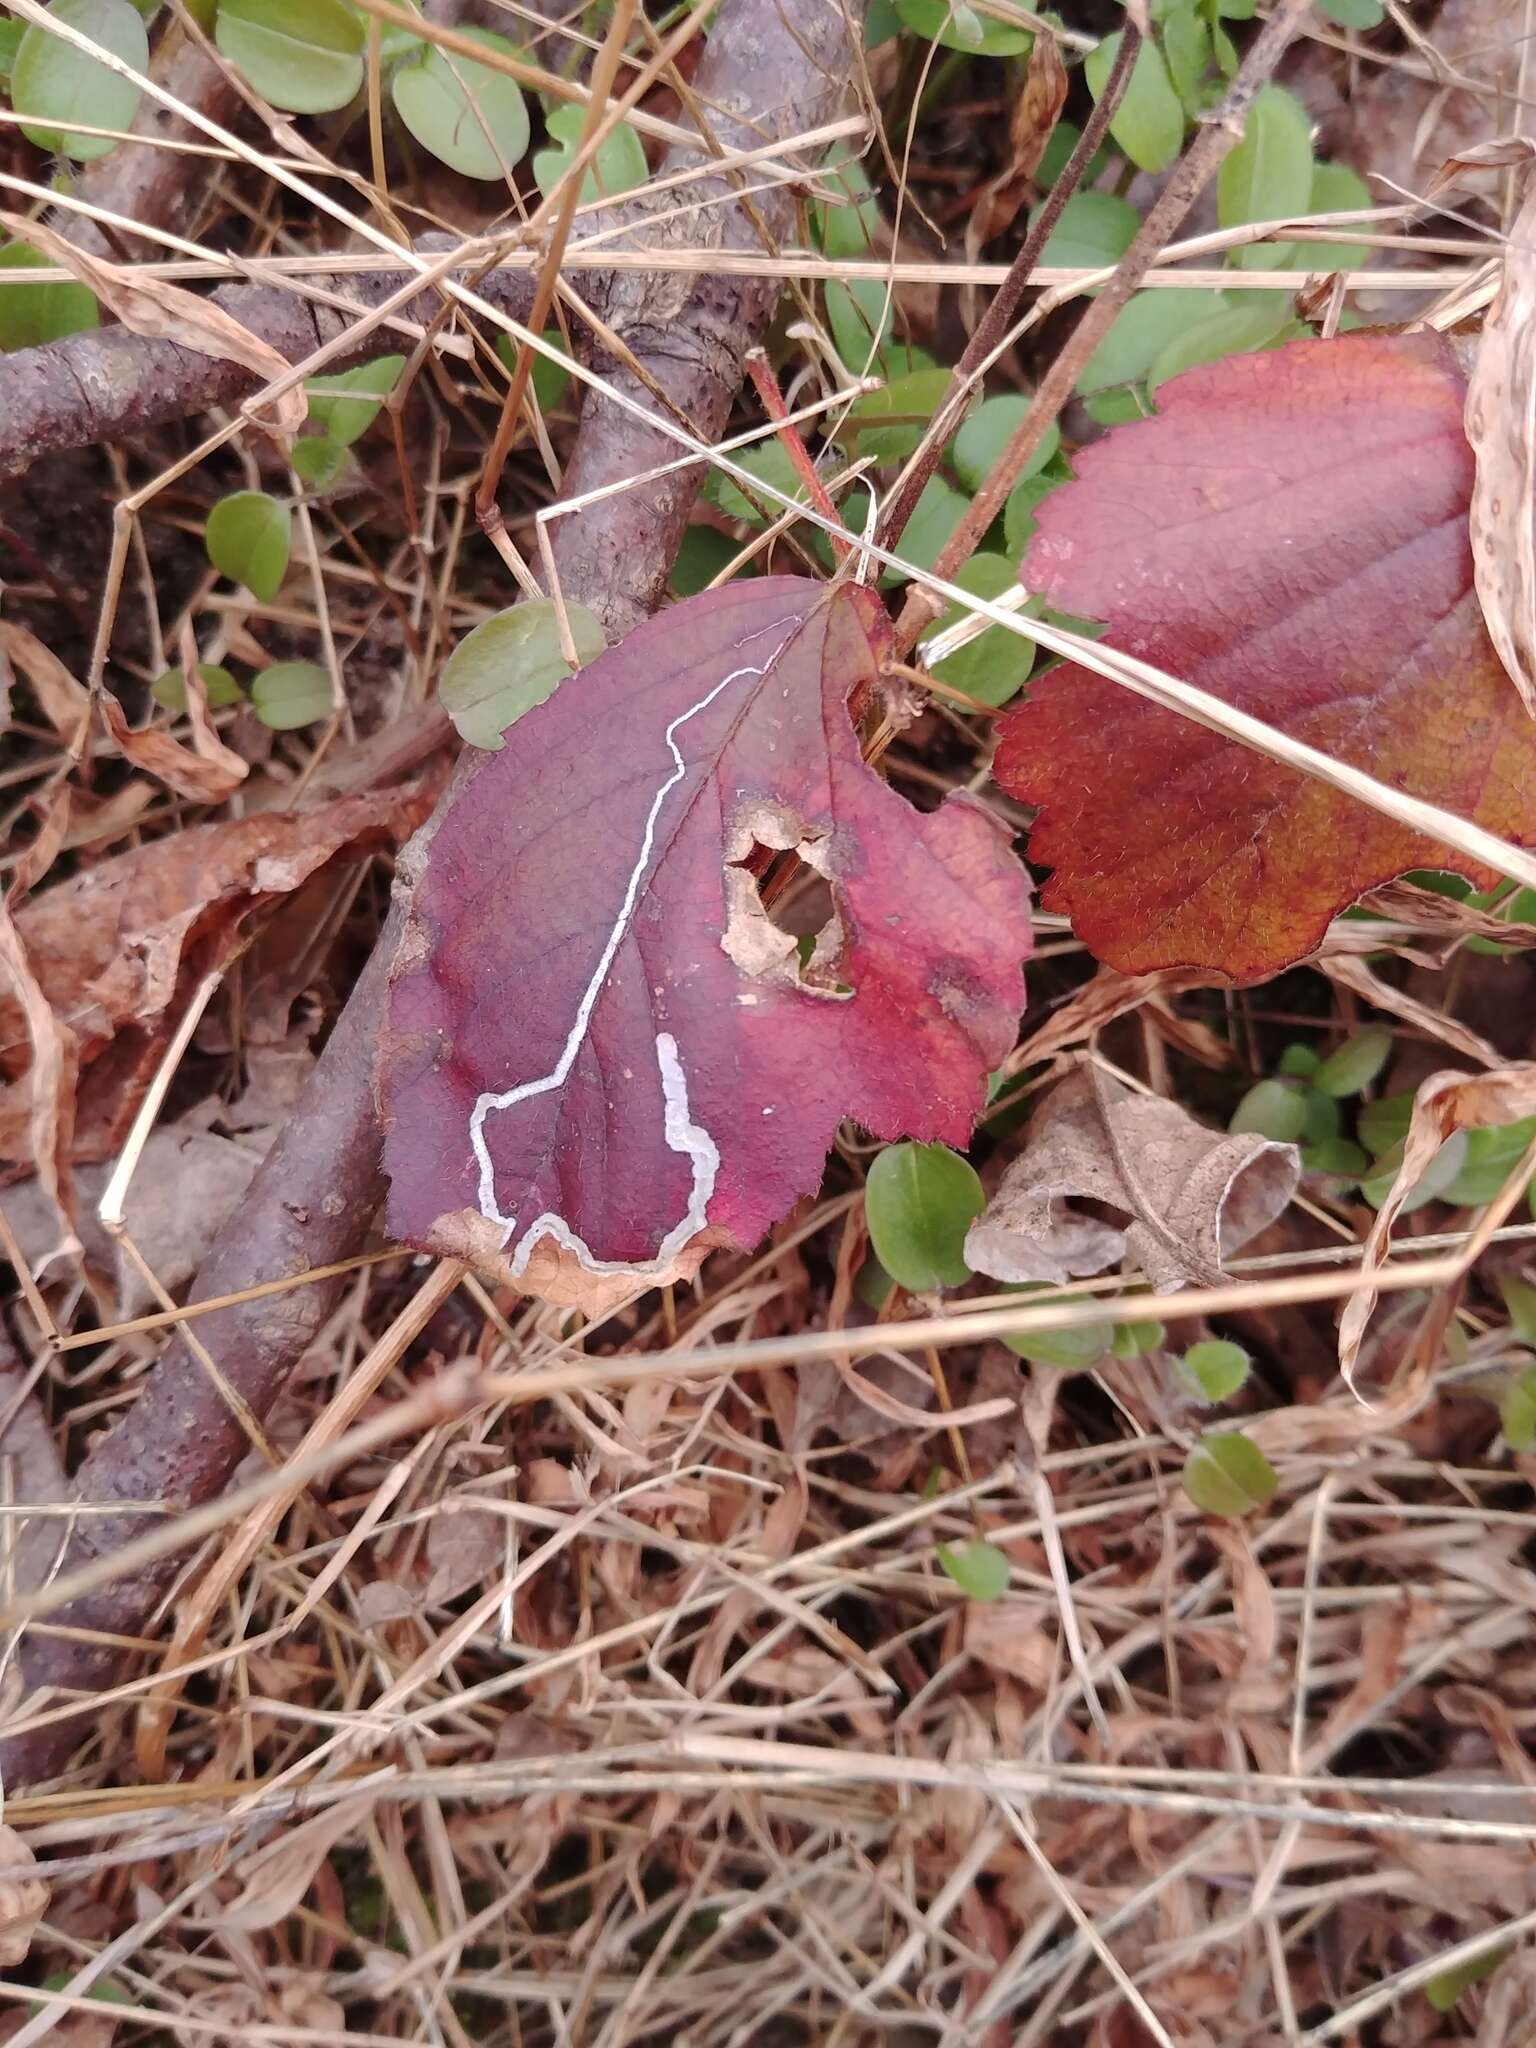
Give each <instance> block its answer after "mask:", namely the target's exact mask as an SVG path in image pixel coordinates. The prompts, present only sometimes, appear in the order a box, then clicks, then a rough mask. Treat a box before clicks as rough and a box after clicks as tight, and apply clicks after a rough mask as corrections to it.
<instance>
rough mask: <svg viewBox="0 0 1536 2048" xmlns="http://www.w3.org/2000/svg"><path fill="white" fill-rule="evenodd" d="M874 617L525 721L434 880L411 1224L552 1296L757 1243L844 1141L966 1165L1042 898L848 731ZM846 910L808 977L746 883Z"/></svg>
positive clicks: (673, 624) (776, 636)
mask: <svg viewBox="0 0 1536 2048" xmlns="http://www.w3.org/2000/svg"><path fill="white" fill-rule="evenodd" d="M888 631H889V628H888V625H887V622H886V619H885V614H884V612H883V611H882V609H881V607H880V605H879V601H878V599H877V598H876V597H875V596H874V594H873V593H872V592H870V591H867V590H864V589H860V588H857V587H854V586H850V585H846V584H844V585H837V586H833V587H832V588H831V589H828V588H826V587H824V586H822V585H820V584H816V583H811V582H806V581H801V580H797V579H792V578H786V577H775V578H763V579H761V580H760V581H756V582H753V583H749V584H731V585H728V586H726V587H724V588H722V589H719V590H714V591H710V592H707V593H706V594H705V595H704V596H702V597H699V598H695V599H693V600H691V601H689V602H688V603H686V604H683V605H679V606H676V607H674V608H673V609H672V610H671V611H669V612H666V613H664V614H663V615H662V616H661V617H660V618H658V619H655V620H653V621H651V622H650V623H649V624H647V625H644V626H642V627H640V629H639V630H638V631H637V632H635V633H632V634H631V635H630V636H629V638H628V639H627V640H625V641H624V642H623V643H622V645H621V646H619V647H616V648H614V649H612V650H611V651H610V652H609V653H607V654H605V655H602V656H601V657H600V658H599V659H598V660H597V661H595V662H593V663H592V664H591V666H590V667H588V668H587V669H585V670H583V671H582V673H581V675H580V676H579V677H577V678H575V679H573V680H572V681H571V682H570V683H567V684H565V685H563V686H562V687H561V688H560V689H559V690H557V691H556V692H555V694H554V695H553V696H552V697H550V698H548V699H547V700H546V701H545V702H544V703H543V704H540V705H539V706H538V707H537V708H536V709H535V710H533V711H531V712H529V713H528V714H527V716H526V717H524V718H522V719H520V720H519V721H518V722H517V724H516V725H514V726H513V727H512V728H511V730H510V732H509V733H508V735H507V744H506V746H505V748H504V749H503V750H502V752H501V753H499V754H496V755H494V756H493V757H492V758H491V759H490V760H489V761H488V762H487V763H486V764H485V766H484V767H483V768H481V770H480V772H479V773H478V775H477V776H476V777H475V780H474V782H473V783H472V784H471V785H470V786H469V789H468V791H467V792H466V794H465V796H464V797H463V798H461V800H460V801H459V802H458V803H457V804H455V805H454V807H453V809H452V811H451V813H450V814H449V815H448V817H447V818H446V820H445V821H444V823H443V824H442V825H441V826H440V827H439V829H438V830H437V832H436V836H435V837H434V838H433V839H432V841H431V844H430V849H429V851H428V853H427V855H426V859H425V864H424V867H423V868H421V869H420V871H419V872H418V874H417V875H416V877H415V879H414V885H413V888H412V894H411V898H410V914H409V918H408V920H407V924H406V929H405V932H404V935H403V938H402V942H401V946H400V950H399V953H398V955H397V958H396V961H395V965H394V986H393V989H392V993H391V1000H390V1009H389V1019H388V1025H387V1028H386V1035H385V1042H384V1046H383V1051H382V1056H381V1065H380V1092H381V1097H382V1102H383V1108H384V1113H385V1117H386V1139H385V1167H386V1170H387V1171H388V1173H389V1176H390V1181H391V1192H390V1206H389V1223H390V1229H391V1230H392V1231H393V1233H394V1234H395V1235H396V1236H397V1237H398V1238H400V1239H402V1240H404V1241H405V1242H407V1243H410V1244H415V1245H419V1246H422V1247H423V1248H425V1249H428V1250H433V1251H438V1252H442V1253H444V1254H445V1255H447V1256H451V1257H467V1258H471V1259H474V1260H476V1261H478V1263H480V1264H481V1265H483V1266H486V1267H488V1268H489V1269H490V1270H491V1271H492V1272H494V1273H496V1274H498V1276H499V1277H501V1278H504V1279H507V1280H510V1281H514V1282H516V1283H517V1284H518V1285H520V1286H522V1287H524V1288H525V1289H526V1288H528V1287H529V1286H530V1285H536V1286H539V1287H540V1289H541V1291H542V1287H543V1285H544V1280H545V1276H544V1275H542V1274H537V1273H536V1272H535V1269H534V1268H533V1265H532V1260H533V1258H534V1257H535V1256H536V1255H537V1254H538V1252H539V1251H540V1249H541V1248H547V1249H548V1250H549V1251H558V1252H559V1253H560V1254H562V1255H563V1261H562V1262H563V1264H564V1265H565V1266H566V1267H567V1269H569V1268H570V1267H571V1266H574V1267H575V1269H576V1270H577V1277H578V1278H582V1279H591V1278H594V1277H595V1278H596V1279H598V1280H599V1281H603V1282H607V1283H610V1284H617V1285H619V1286H623V1287H628V1288H633V1287H634V1286H636V1285H639V1284H646V1283H651V1284H654V1283H655V1282H656V1281H658V1280H660V1279H663V1278H670V1277H673V1276H675V1275H676V1274H677V1273H678V1272H679V1271H680V1270H686V1269H685V1268H683V1267H682V1266H681V1264H680V1262H681V1261H684V1260H686V1259H689V1258H693V1259H696V1258H697V1256H698V1253H699V1251H700V1249H701V1246H702V1245H703V1244H706V1243H710V1242H720V1241H722V1240H723V1241H728V1242H730V1243H733V1244H736V1245H740V1246H749V1245H752V1244H754V1243H756V1242H757V1240H758V1239H759V1238H760V1237H761V1236H762V1235H763V1233H764V1231H766V1230H767V1229H768V1227H769V1226H770V1225H771V1224H772V1223H774V1222H775V1221H777V1220H778V1218H779V1217H781V1216H783V1215H784V1214H785V1213H786V1211H787V1210H788V1209H789V1208H790V1207H791V1205H792V1204H793V1203H794V1202H795V1201H796V1200H797V1199H798V1198H799V1197H800V1196H801V1195H804V1194H806V1193H808V1192H810V1190H811V1189H813V1188H814V1187H815V1186H816V1184H817V1182H818V1180H819V1178H820V1174H821V1169H822V1164H823V1161H824V1159H825V1156H826V1151H827V1147H828V1146H829V1144H830V1143H831V1141H832V1138H833V1135H834V1133H835V1131H836V1128H837V1125H838V1122H839V1120H840V1119H841V1118H842V1117H844V1116H853V1117H857V1118H858V1119H859V1121H860V1122H862V1123H864V1124H865V1125H867V1126H868V1127H869V1128H870V1129H871V1130H872V1131H874V1132H875V1133H876V1135H878V1136H881V1137H888V1138H895V1137H898V1136H901V1135H903V1134H911V1135H914V1136H918V1137H924V1138H942V1139H948V1140H950V1141H951V1142H954V1143H959V1144H963V1143H965V1142H966V1141H967V1140H968V1138H969V1136H970V1132H971V1127H972V1124H973V1122H974V1119H975V1117H976V1115H977V1114H978V1112H979V1111H980V1109H981V1106H982V1102H983V1099H984V1092H985V1081H986V1073H987V1070H988V1069H989V1068H990V1067H992V1066H995V1065H996V1064H997V1062H998V1061H999V1060H1000V1059H1001V1058H1002V1056H1003V1055H1004V1053H1006V1051H1007V1050H1008V1048H1009V1047H1010V1045H1011V1044H1012V1043H1013V1037H1014V1032H1015V1028H1016V1024H1017V1019H1018V1013H1019V1010H1020V1008H1021V1007H1022V1003H1023V977H1022V973H1021V962H1022V961H1023V958H1024V956H1025V954H1026V953H1027V952H1028V949H1029V918H1028V912H1027V901H1028V884H1027V881H1026V879H1025V876H1024V873H1023V870H1022V868H1021V866H1020V865H1019V863H1018V861H1017V860H1016V858H1015V856H1014V855H1013V853H1012V851H1011V849H1010V848H1009V846H1008V844H1007V842H1006V840H1005V838H1004V837H1003V835H1002V833H1001V831H1000V830H999V828H998V827H997V825H996V824H995V823H994V822H993V820H992V819H991V818H990V817H989V816H988V815H987V814H986V813H985V812H984V811H983V810H982V809H981V808H980V806H978V805H976V804H974V803H972V802H970V801H969V800H967V799H964V798H951V799H949V800H948V801H947V802H945V803H944V804H942V805H940V807H939V808H938V810H937V811H935V812H932V813H930V814H928V815H926V816H922V815H919V814H918V813H917V812H915V811H913V810H912V809H911V808H910V807H909V806H908V805H907V804H906V803H905V802H904V801H903V800H902V799H901V798H900V797H899V796H897V795H896V794H895V793H894V792H893V791H892V790H891V789H889V788H888V787H887V786H886V784H885V783H884V782H882V781H881V779H880V778H879V777H878V776H877V775H876V774H875V773H874V772H873V771H872V770H871V769H870V768H869V767H868V766H867V765H866V763H865V761H864V759H863V757H862V754H861V752H860V748H859V741H858V736H857V734H856V732H855V731H854V727H853V724H852V721H851V720H850V717H849V713H848V709H847V706H848V702H849V699H850V698H851V697H854V696H855V695H857V697H858V698H859V699H860V700H861V701H862V700H864V699H867V698H868V696H869V695H870V694H871V693H872V692H873V691H875V690H878V689H879V688H880V660H881V656H882V653H883V651H884V648H885V646H886V644H887V634H888ZM782 852H793V853H794V854H796V855H797V856H798V857H799V859H800V860H801V861H802V862H804V863H805V865H806V866H808V867H809V868H811V869H813V870H815V871H816V873H817V874H819V875H820V876H821V877H822V878H823V879H824V880H825V882H826V884H827V885H828V888H829V890H830V893H831V896H832V899H833V903H834V916H833V918H832V920H831V922H830V923H829V925H828V926H827V928H826V929H825V930H824V931H823V933H822V935H821V937H820V939H819V940H818V941H817V942H816V945H815V947H814V950H813V951H812V953H811V956H810V958H809V960H808V962H806V963H805V964H803V965H802V963H801V961H800V959H799V957H798V953H797V947H796V942H795V940H794V939H793V938H792V937H791V936H790V935H789V934H787V933H785V932H783V931H780V930H779V929H778V927H777V926H775V925H774V924H773V923H772V922H771V921H770V919H769V916H768V914H767V912H766V910H765V909H764V906H763V902H762V900H761V898H760V896H759V894H758V887H757V881H756V879H755V876H756V872H757V857H758V856H759V855H762V854H764V853H766V854H767V855H770V856H771V855H772V854H775V853H782Z"/></svg>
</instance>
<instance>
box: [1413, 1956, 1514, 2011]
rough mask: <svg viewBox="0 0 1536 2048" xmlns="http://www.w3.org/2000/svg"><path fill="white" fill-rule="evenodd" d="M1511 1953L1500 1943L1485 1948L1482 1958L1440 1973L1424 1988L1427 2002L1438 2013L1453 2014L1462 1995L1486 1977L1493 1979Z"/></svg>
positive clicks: (1454, 1965)
mask: <svg viewBox="0 0 1536 2048" xmlns="http://www.w3.org/2000/svg"><path fill="white" fill-rule="evenodd" d="M1508 1954H1509V1945H1508V1944H1507V1943H1506V1942H1500V1943H1499V1944H1498V1946H1497V1947H1495V1948H1485V1949H1484V1950H1483V1952H1482V1954H1481V1955H1476V1956H1472V1957H1470V1958H1469V1960H1468V1961H1466V1962H1464V1963H1455V1964H1453V1965H1452V1967H1451V1968H1450V1969H1449V1970H1442V1971H1440V1973H1439V1975H1438V1976H1434V1977H1431V1978H1430V1980H1429V1982H1428V1983H1427V1984H1426V1985H1425V1986H1424V1998H1425V2001H1426V2003H1427V2004H1428V2005H1429V2006H1430V2007H1431V2008H1432V2009H1433V2010H1434V2011H1435V2012H1450V2011H1452V2010H1453V2009H1454V2007H1455V2006H1456V2005H1457V2004H1458V2003H1459V2002H1460V1999H1461V1995H1462V1993H1463V1992H1464V1991H1470V1990H1471V1989H1472V1987H1473V1985H1474V1984H1481V1983H1482V1982H1483V1980H1484V1978H1486V1977H1491V1976H1492V1975H1493V1973H1494V1971H1495V1970H1496V1969H1497V1968H1498V1967H1499V1965H1500V1963H1502V1962H1503V1960H1504V1958H1505V1957H1506V1956H1507V1955H1508Z"/></svg>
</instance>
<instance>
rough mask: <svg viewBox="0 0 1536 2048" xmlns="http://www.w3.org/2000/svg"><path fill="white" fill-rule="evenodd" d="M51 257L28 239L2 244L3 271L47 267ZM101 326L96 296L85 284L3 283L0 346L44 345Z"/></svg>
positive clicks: (11, 347) (25, 346)
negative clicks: (38, 249)
mask: <svg viewBox="0 0 1536 2048" xmlns="http://www.w3.org/2000/svg"><path fill="white" fill-rule="evenodd" d="M50 267H51V259H50V258H48V257H47V256H41V255H39V254H38V252H37V250H36V249H34V248H32V247H30V246H29V245H28V244H27V243H26V242H7V243H5V244H4V245H3V247H0V270H45V269H48V268H50ZM100 325H101V309H100V308H99V307H98V306H97V304H96V296H95V294H94V293H93V292H91V291H88V290H87V289H86V287H85V286H84V285H83V284H76V283H74V282H73V280H71V281H70V282H68V283H66V284H5V285H0V349H3V350H10V349H13V348H44V347H46V346H47V344H48V343H49V342H50V341H62V340H63V339H64V337H65V335H66V334H84V333H87V332H88V331H89V330H90V329H91V328H93V327H99V326H100Z"/></svg>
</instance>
